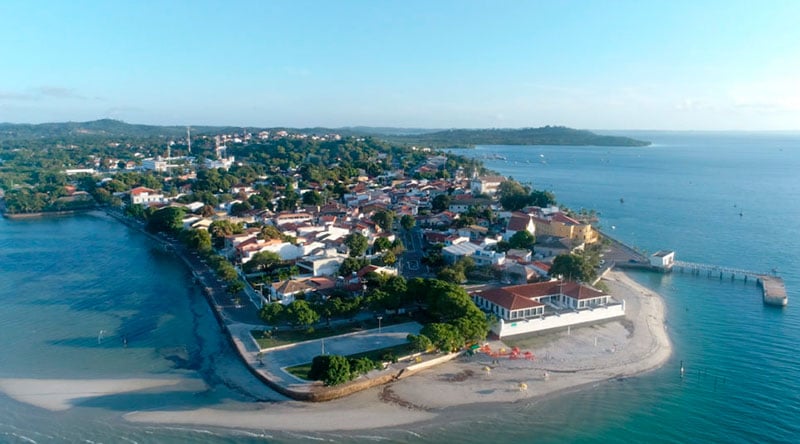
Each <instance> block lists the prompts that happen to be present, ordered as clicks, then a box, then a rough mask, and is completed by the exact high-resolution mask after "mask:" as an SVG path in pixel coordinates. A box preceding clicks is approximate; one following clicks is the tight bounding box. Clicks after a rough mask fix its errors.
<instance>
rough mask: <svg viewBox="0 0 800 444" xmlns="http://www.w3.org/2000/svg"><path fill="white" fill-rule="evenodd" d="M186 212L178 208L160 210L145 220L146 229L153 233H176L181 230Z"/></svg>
mask: <svg viewBox="0 0 800 444" xmlns="http://www.w3.org/2000/svg"><path fill="white" fill-rule="evenodd" d="M185 214H186V211H185V210H184V209H183V208H179V207H166V208H162V209H160V210H158V211H156V212H155V213H153V214H152V215H150V217H149V218H148V219H147V229H148V230H149V231H153V232H166V233H178V232H179V231H181V229H183V216H184V215H185Z"/></svg>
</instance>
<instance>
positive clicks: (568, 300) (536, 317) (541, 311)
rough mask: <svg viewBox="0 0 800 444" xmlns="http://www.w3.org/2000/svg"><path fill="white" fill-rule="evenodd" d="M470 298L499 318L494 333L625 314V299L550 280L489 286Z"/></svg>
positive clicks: (527, 330) (541, 328)
mask: <svg viewBox="0 0 800 444" xmlns="http://www.w3.org/2000/svg"><path fill="white" fill-rule="evenodd" d="M472 300H473V301H474V302H475V304H476V305H477V306H478V307H479V308H481V309H482V310H484V311H487V312H489V313H492V314H494V315H496V316H497V317H498V318H499V321H498V322H497V323H496V324H495V325H493V326H492V327H491V330H492V331H493V332H494V333H495V334H496V335H497V336H498V337H501V338H502V337H504V336H512V335H518V334H523V333H533V332H538V331H544V330H550V329H555V328H563V327H567V326H571V325H577V324H585V323H590V322H596V321H602V320H606V319H612V318H616V317H621V316H624V315H625V301H622V302H618V301H616V300H614V299H613V298H612V297H611V296H610V295H608V294H606V293H603V292H602V291H599V290H595V289H594V288H591V287H589V286H586V285H582V284H579V283H577V282H565V281H550V282H540V283H536V284H525V285H513V286H509V287H502V288H492V289H488V290H483V291H481V292H477V293H474V294H472Z"/></svg>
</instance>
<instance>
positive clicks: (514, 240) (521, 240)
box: [508, 230, 536, 250]
mask: <svg viewBox="0 0 800 444" xmlns="http://www.w3.org/2000/svg"><path fill="white" fill-rule="evenodd" d="M535 243H536V238H535V237H534V236H533V235H532V234H531V233H530V232H528V230H521V231H517V232H516V233H514V234H513V235H512V236H511V238H510V239H509V240H508V245H509V246H510V247H511V248H516V249H521V250H524V249H529V248H531V247H533V244H535Z"/></svg>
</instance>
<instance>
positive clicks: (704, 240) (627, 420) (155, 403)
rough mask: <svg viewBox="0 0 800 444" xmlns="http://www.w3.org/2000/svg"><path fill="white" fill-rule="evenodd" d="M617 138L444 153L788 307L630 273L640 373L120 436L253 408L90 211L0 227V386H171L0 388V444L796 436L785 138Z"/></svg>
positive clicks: (164, 265) (184, 308) (183, 278)
mask: <svg viewBox="0 0 800 444" xmlns="http://www.w3.org/2000/svg"><path fill="white" fill-rule="evenodd" d="M628 135H631V136H632V137H637V138H643V139H646V140H651V141H653V142H654V145H653V146H650V147H638V148H629V147H561V146H531V147H519V146H481V147H477V148H476V149H473V150H463V151H460V153H462V154H464V155H469V156H476V157H479V158H484V159H485V160H484V162H485V163H486V166H487V167H489V168H490V169H493V170H495V171H498V172H500V173H501V174H504V175H507V176H511V177H513V178H515V179H517V180H519V181H522V182H525V183H530V184H532V185H533V186H534V187H535V188H537V189H547V190H550V191H553V192H554V193H555V194H556V197H557V199H558V201H559V203H560V204H563V205H566V206H568V207H571V208H573V209H580V208H586V209H594V210H596V211H598V212H599V213H600V225H601V227H602V229H603V230H604V231H606V232H607V233H609V234H610V235H612V236H614V237H616V238H618V239H620V240H622V241H624V242H626V243H628V244H630V245H633V246H635V247H636V248H638V249H640V250H642V251H645V252H654V251H656V250H659V249H672V250H675V251H676V253H677V258H678V259H682V260H687V261H693V262H703V263H711V264H717V265H722V266H728V267H735V268H743V269H749V270H755V271H763V272H771V271H772V270H775V271H776V272H777V273H778V274H779V275H780V276H782V277H783V278H784V280H785V282H786V285H787V289H788V294H789V305H788V306H787V307H785V308H775V307H767V306H764V305H763V304H762V302H761V296H760V291H759V289H758V288H757V287H756V286H755V284H754V283H753V282H752V281H748V282H747V283H744V282H743V281H742V280H735V281H731V280H730V279H729V278H726V279H722V280H720V279H719V278H713V279H709V278H707V277H705V276H694V275H691V274H680V273H677V272H676V273H672V274H667V275H661V274H654V273H631V275H632V277H633V278H634V279H636V280H637V281H639V282H640V283H642V284H643V285H645V286H647V287H649V288H651V289H653V290H655V291H657V292H658V293H660V294H661V295H662V296H663V297H664V299H665V303H666V306H667V326H668V334H669V336H670V339H671V340H672V341H673V347H674V352H673V356H672V358H671V359H670V361H669V362H668V363H667V364H666V365H665V366H663V367H662V368H660V369H658V370H655V371H652V372H648V373H645V374H642V375H637V376H634V377H629V378H625V379H616V380H612V381H607V382H603V383H599V384H595V385H593V386H591V387H582V388H581V389H580V390H576V391H574V392H570V393H563V394H560V395H558V396H552V397H549V398H547V399H540V400H535V401H533V402H530V403H516V404H511V405H476V406H472V407H468V408H459V409H454V410H448V411H445V412H443V417H444V418H446V421H438V422H433V423H427V424H421V425H415V426H414V427H413V433H412V430H408V429H403V428H399V429H388V430H371V431H366V432H363V433H355V432H354V433H313V434H306V435H303V436H298V435H295V434H287V433H283V432H281V431H275V430H261V431H259V430H255V431H254V430H230V429H220V428H210V427H183V426H174V427H173V426H157V425H147V424H134V423H130V422H127V421H125V419H124V417H123V415H124V414H125V413H126V412H130V411H136V410H148V409H157V408H159V407H162V406H170V407H172V408H177V409H182V408H185V409H191V408H198V407H203V406H208V407H215V408H224V409H252V408H253V405H254V402H255V400H254V399H253V398H252V397H250V396H248V395H247V389H246V387H237V386H235V385H234V384H232V383H231V382H229V381H228V380H227V379H226V375H229V374H231V372H238V373H237V374H238V375H239V376H238V377H237V378H236V379H237V380H238V379H241V377H242V371H243V369H242V368H241V365H240V364H238V363H237V361H236V359H235V356H233V354H232V353H233V352H232V351H231V350H230V348H229V347H228V346H227V343H226V342H225V341H224V340H221V339H220V336H219V328H218V327H217V326H216V323H215V322H214V319H213V316H212V315H211V312H210V310H209V308H208V306H207V304H206V303H205V300H204V299H203V298H202V296H201V295H200V294H199V292H198V291H197V289H196V288H194V287H193V286H192V284H191V274H190V273H189V272H188V270H186V268H185V267H184V266H183V264H182V263H181V262H179V261H178V260H177V259H175V258H174V257H172V256H171V255H170V254H169V253H168V252H164V251H163V250H161V249H160V247H159V246H158V244H156V243H153V242H152V241H150V240H149V239H148V238H147V237H146V236H144V235H142V234H140V233H137V232H135V231H133V230H131V229H129V228H127V227H125V226H123V225H122V224H119V223H118V222H116V221H114V220H113V219H110V218H107V217H103V216H92V215H81V216H74V217H64V218H53V219H37V220H24V221H9V220H0V302H2V305H0V332H2V334H1V335H0V382H1V381H9V380H10V381H15V380H22V379H38V380H56V379H66V380H74V381H80V380H85V379H124V378H162V379H174V380H176V381H177V383H176V386H175V387H174V388H173V389H170V390H158V389H153V390H149V391H145V392H143V393H142V392H138V393H131V394H124V393H122V394H116V395H113V396H97V397H89V398H86V399H84V400H80V402H77V403H76V404H75V405H74V406H72V408H69V409H67V410H63V411H57V412H51V411H48V410H44V409H41V408H39V407H36V406H34V405H30V404H28V403H21V402H18V401H16V400H14V399H13V398H12V397H9V396H5V395H3V394H0V442H28V443H30V442H37V443H42V442H105V443H109V442H140V443H144V442H204V443H205V442H212V443H217V442H219V443H222V442H262V443H263V442H269V443H273V442H304V441H305V442H312V441H317V440H325V441H329V442H343V443H349V442H364V441H383V442H465V443H483V442H496V443H506V442H543V443H551V442H552V443H557V442H558V443H560V442H587V443H588V442H593V443H594V442H602V443H608V442H612V443H613V442H620V443H622V442H626V443H627V442H796V441H797V436H800V425H798V422H797V421H796V419H795V418H796V417H797V416H798V415H800V358H798V354H797V353H796V351H795V349H796V348H797V343H798V341H800V314H798V310H797V305H798V304H800V299H798V298H799V297H800V271H798V266H799V265H800V179H798V178H797V176H796V175H797V173H796V172H797V171H800V135H791V134H790V135H786V134H760V133H735V134H733V133H731V134H728V133H670V132H634V133H631V134H628ZM499 156H502V157H504V159H501V158H496V157H499ZM123 341H127V347H125V346H120V344H121V343H123ZM681 362H683V364H684V366H685V369H686V374H685V376H684V377H683V378H681V377H680V372H679V367H680V363H681ZM253 384H257V382H256V381H253ZM198 387H199V388H198ZM266 409H267V410H268V406H267V407H266Z"/></svg>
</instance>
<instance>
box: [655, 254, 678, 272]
mask: <svg viewBox="0 0 800 444" xmlns="http://www.w3.org/2000/svg"><path fill="white" fill-rule="evenodd" d="M674 263H675V252H674V251H667V250H660V251H656V252H655V253H653V255H652V256H650V265H651V266H653V267H656V268H660V269H662V270H669V269H671V268H672V265H673V264H674Z"/></svg>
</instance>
